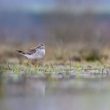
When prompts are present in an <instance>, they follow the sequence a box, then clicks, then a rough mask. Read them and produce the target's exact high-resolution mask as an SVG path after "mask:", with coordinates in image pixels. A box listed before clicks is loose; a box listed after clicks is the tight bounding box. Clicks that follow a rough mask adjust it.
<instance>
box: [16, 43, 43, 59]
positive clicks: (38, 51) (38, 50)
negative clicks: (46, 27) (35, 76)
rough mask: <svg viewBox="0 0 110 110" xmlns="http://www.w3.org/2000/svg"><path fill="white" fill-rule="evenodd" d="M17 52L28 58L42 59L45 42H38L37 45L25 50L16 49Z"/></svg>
mask: <svg viewBox="0 0 110 110" xmlns="http://www.w3.org/2000/svg"><path fill="white" fill-rule="evenodd" d="M16 51H17V52H18V53H19V54H21V55H23V56H25V57H26V58H27V59H28V60H32V61H33V60H42V59H44V57H45V44H39V45H38V46H36V47H34V48H32V49H30V50H27V51H22V50H16Z"/></svg>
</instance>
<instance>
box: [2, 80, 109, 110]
mask: <svg viewBox="0 0 110 110" xmlns="http://www.w3.org/2000/svg"><path fill="white" fill-rule="evenodd" d="M0 96H3V97H0V110H88V109H89V110H93V109H96V110H109V108H110V105H109V102H110V81H109V79H74V80H62V81H45V80H31V79H28V80H26V81H25V82H22V83H8V82H5V83H3V84H1V86H0Z"/></svg>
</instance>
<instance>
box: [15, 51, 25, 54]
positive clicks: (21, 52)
mask: <svg viewBox="0 0 110 110" xmlns="http://www.w3.org/2000/svg"><path fill="white" fill-rule="evenodd" d="M16 51H17V52H18V53H20V54H23V55H24V54H25V52H23V51H21V50H16Z"/></svg>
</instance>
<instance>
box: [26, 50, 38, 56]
mask: <svg viewBox="0 0 110 110" xmlns="http://www.w3.org/2000/svg"><path fill="white" fill-rule="evenodd" d="M35 52H36V49H30V50H29V51H28V52H26V54H28V55H32V54H33V53H35Z"/></svg>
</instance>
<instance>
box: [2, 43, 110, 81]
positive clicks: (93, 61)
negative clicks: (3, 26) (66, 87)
mask: <svg viewBox="0 0 110 110" xmlns="http://www.w3.org/2000/svg"><path fill="white" fill-rule="evenodd" d="M25 47H26V46H24V47H21V48H22V49H24V48H25ZM16 48H17V47H16V46H14V48H12V47H11V46H10V47H5V46H1V51H0V57H1V59H0V62H1V64H0V72H1V73H10V74H11V73H12V74H15V75H16V76H19V75H21V74H25V73H26V74H27V75H28V76H36V77H40V78H54V79H58V78H74V77H77V78H78V77H99V75H100V76H102V75H103V76H107V75H109V68H110V66H109V61H110V59H109V48H103V49H102V50H98V49H93V48H77V49H75V48H74V46H72V45H68V46H66V47H65V46H57V47H52V46H47V47H46V48H47V49H46V56H45V59H44V60H43V63H42V64H39V62H40V61H38V62H36V63H35V64H32V63H31V61H30V62H28V60H27V59H26V58H25V57H23V56H21V55H19V54H18V53H17V52H16ZM26 49H28V48H26Z"/></svg>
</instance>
